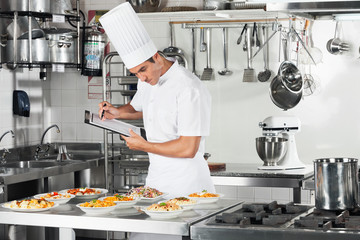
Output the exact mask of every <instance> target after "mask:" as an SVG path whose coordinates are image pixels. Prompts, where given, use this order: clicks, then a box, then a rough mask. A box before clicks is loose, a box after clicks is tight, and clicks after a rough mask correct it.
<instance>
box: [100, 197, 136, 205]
mask: <svg viewBox="0 0 360 240" xmlns="http://www.w3.org/2000/svg"><path fill="white" fill-rule="evenodd" d="M99 200H102V201H112V202H114V203H116V206H117V208H130V207H132V206H134V205H135V204H136V203H137V202H138V201H139V200H140V199H135V198H133V197H131V196H124V195H120V194H114V195H113V196H107V197H102V198H99Z"/></svg>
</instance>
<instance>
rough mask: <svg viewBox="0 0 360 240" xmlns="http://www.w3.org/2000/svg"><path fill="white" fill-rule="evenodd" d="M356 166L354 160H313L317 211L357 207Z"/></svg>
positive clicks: (356, 163) (355, 160)
mask: <svg viewBox="0 0 360 240" xmlns="http://www.w3.org/2000/svg"><path fill="white" fill-rule="evenodd" d="M357 165H358V160H357V159H354V158H323V159H316V160H314V174H315V206H316V208H317V209H324V210H344V209H353V208H355V207H357V206H358V168H357Z"/></svg>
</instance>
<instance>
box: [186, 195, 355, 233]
mask: <svg viewBox="0 0 360 240" xmlns="http://www.w3.org/2000/svg"><path fill="white" fill-rule="evenodd" d="M190 232H191V239H194V240H195V239H199V240H200V239H208V240H212V239H214V240H215V239H227V240H235V239H236V240H257V239H259V240H273V239H291V240H304V239H306V240H318V239H321V238H322V239H326V240H335V239H336V240H338V239H346V240H353V239H354V240H355V239H357V240H359V239H360V209H355V210H353V211H347V210H345V211H325V210H318V209H316V208H315V207H314V206H310V205H301V204H294V203H292V202H289V203H286V204H279V203H277V202H276V201H274V202H270V203H243V204H241V205H239V206H237V207H234V208H231V209H229V210H227V211H226V212H223V213H221V214H218V215H216V216H213V217H211V218H209V219H207V220H204V221H202V222H199V223H197V224H195V225H193V226H191V230H190Z"/></svg>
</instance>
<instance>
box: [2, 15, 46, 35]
mask: <svg viewBox="0 0 360 240" xmlns="http://www.w3.org/2000/svg"><path fill="white" fill-rule="evenodd" d="M15 28H16V36H14V33H15ZM31 29H32V30H31V33H32V34H31V35H32V39H35V38H42V37H44V36H45V33H44V31H43V30H42V29H41V28H40V25H39V24H38V22H37V21H36V20H35V18H33V17H32V18H31ZM6 31H7V33H8V39H10V40H11V39H14V37H15V38H16V39H28V38H29V17H19V18H18V19H17V21H16V23H15V20H14V21H13V22H12V23H10V24H9V25H8V26H7V28H6Z"/></svg>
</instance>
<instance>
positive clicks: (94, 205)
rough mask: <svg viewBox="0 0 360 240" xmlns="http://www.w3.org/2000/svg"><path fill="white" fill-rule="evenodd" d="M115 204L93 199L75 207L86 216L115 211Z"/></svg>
mask: <svg viewBox="0 0 360 240" xmlns="http://www.w3.org/2000/svg"><path fill="white" fill-rule="evenodd" d="M116 205H117V204H116V203H114V202H111V201H102V200H99V199H94V200H91V201H89V202H84V203H79V204H77V205H76V207H78V208H80V209H81V210H82V211H83V212H85V213H87V214H107V213H110V212H112V211H113V210H115V208H116Z"/></svg>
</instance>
